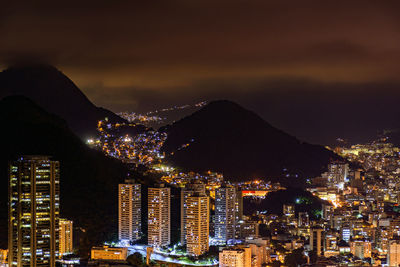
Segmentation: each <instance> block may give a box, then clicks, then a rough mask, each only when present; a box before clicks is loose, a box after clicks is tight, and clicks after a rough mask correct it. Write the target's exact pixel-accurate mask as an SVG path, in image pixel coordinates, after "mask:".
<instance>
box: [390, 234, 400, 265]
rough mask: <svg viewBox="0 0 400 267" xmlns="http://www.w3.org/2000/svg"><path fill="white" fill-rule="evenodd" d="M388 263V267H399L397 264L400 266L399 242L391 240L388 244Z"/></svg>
mask: <svg viewBox="0 0 400 267" xmlns="http://www.w3.org/2000/svg"><path fill="white" fill-rule="evenodd" d="M388 263H389V266H399V264H400V241H399V240H391V241H390V242H389V251H388Z"/></svg>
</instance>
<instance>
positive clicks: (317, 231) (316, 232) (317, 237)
mask: <svg viewBox="0 0 400 267" xmlns="http://www.w3.org/2000/svg"><path fill="white" fill-rule="evenodd" d="M323 232H324V230H323V229H321V228H313V229H312V232H311V235H310V249H311V250H314V251H315V252H316V253H317V255H318V256H320V255H322V254H323V248H324V247H323V245H324V244H323V242H324V238H323Z"/></svg>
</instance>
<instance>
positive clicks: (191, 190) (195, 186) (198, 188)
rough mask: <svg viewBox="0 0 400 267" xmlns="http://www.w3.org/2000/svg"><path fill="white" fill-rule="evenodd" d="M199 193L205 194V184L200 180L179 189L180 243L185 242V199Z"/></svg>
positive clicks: (186, 206)
mask: <svg viewBox="0 0 400 267" xmlns="http://www.w3.org/2000/svg"><path fill="white" fill-rule="evenodd" d="M195 194H199V195H205V194H206V186H205V184H203V183H201V182H200V181H197V180H195V181H193V182H192V183H188V184H187V185H186V186H185V188H183V189H182V190H181V244H182V245H184V244H186V227H187V223H186V217H187V216H186V211H187V208H188V205H187V199H188V197H190V196H192V195H195Z"/></svg>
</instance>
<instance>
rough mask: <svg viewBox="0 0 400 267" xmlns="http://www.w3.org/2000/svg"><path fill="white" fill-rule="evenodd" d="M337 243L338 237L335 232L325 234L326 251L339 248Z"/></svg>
mask: <svg viewBox="0 0 400 267" xmlns="http://www.w3.org/2000/svg"><path fill="white" fill-rule="evenodd" d="M337 245H338V244H337V237H336V235H335V234H332V233H329V234H326V235H325V249H324V250H325V252H326V251H336V250H338V247H337Z"/></svg>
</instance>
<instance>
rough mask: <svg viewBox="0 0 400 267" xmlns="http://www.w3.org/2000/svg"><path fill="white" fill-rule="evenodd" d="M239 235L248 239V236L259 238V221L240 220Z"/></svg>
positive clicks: (238, 225)
mask: <svg viewBox="0 0 400 267" xmlns="http://www.w3.org/2000/svg"><path fill="white" fill-rule="evenodd" d="M236 226H237V230H238V237H239V238H240V239H246V238H248V237H252V238H257V237H258V236H259V223H258V222H253V221H239V223H238V224H237V225H236Z"/></svg>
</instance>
